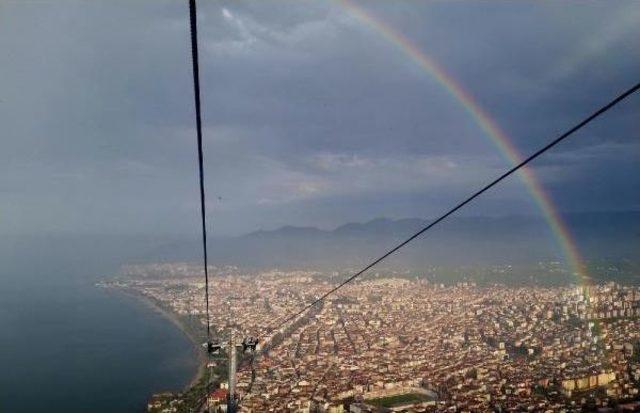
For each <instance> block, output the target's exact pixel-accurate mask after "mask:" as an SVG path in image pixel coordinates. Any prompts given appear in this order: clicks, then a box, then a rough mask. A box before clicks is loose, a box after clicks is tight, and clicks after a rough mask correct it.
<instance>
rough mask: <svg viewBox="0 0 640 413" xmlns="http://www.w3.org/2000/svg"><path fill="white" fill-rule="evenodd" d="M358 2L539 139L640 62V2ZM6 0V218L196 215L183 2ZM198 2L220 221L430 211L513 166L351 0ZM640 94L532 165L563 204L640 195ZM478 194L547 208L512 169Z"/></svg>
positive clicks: (144, 223)
mask: <svg viewBox="0 0 640 413" xmlns="http://www.w3.org/2000/svg"><path fill="white" fill-rule="evenodd" d="M361 5H362V7H365V8H366V9H367V10H369V12H370V13H372V14H373V15H375V16H377V18H379V19H380V20H382V21H384V22H386V24H389V25H390V26H391V27H394V28H395V29H396V30H398V31H399V32H401V33H402V34H403V35H405V36H406V37H407V38H409V39H411V40H412V41H413V42H415V44H416V45H417V46H418V47H420V48H421V49H422V50H423V51H425V52H426V53H427V54H429V55H430V56H431V57H432V58H433V59H434V60H436V61H438V62H439V64H440V65H442V66H443V67H444V68H446V70H447V71H449V72H450V74H451V75H452V76H454V77H455V78H457V79H458V80H459V82H460V84H461V85H463V86H464V88H465V89H467V90H468V91H469V93H471V94H472V95H473V96H475V98H476V99H477V101H478V102H479V103H480V104H481V105H482V106H483V107H484V108H485V109H486V110H487V111H488V112H489V113H490V114H491V115H492V116H493V117H494V118H495V119H496V121H497V122H498V123H499V124H500V125H501V126H502V127H503V128H504V129H505V131H506V132H507V133H508V135H510V136H511V137H512V138H513V140H514V144H515V145H516V146H517V147H518V148H519V149H520V150H521V151H523V152H526V151H530V150H532V149H534V148H535V147H537V146H538V145H540V144H541V143H542V142H543V141H545V140H546V139H549V138H550V137H552V136H553V135H555V134H557V133H558V132H560V131H562V130H563V129H564V128H566V127H567V126H568V125H569V124H571V123H573V122H575V121H577V120H578V119H579V118H580V117H581V116H583V115H584V114H586V113H588V112H589V111H591V110H593V109H594V108H595V107H596V106H597V105H599V104H601V103H602V102H603V101H604V100H606V99H608V98H610V97H611V96H612V95H613V94H615V93H617V92H619V91H621V90H622V89H623V88H625V87H628V86H629V85H630V84H632V83H633V82H636V81H637V78H636V77H637V73H640V70H639V69H640V58H639V57H638V56H637V53H632V52H633V51H635V43H636V42H635V40H636V39H637V38H638V36H639V35H640V28H638V25H634V24H633V22H634V21H635V20H637V19H636V18H635V17H634V16H638V13H640V6H639V5H638V3H636V2H626V1H619V2H613V3H612V2H608V3H607V4H606V6H605V5H603V4H600V3H589V4H580V5H576V4H571V3H546V2H543V3H538V2H517V3H503V2H495V3H493V2H488V3H487V2H482V3H479V4H478V3H476V2H422V3H416V2H413V1H401V2H394V3H389V2H383V1H380V2H366V3H362V4H361ZM0 7H1V13H0V50H2V53H0V68H1V69H0V71H1V74H2V76H1V77H0V91H1V96H0V125H2V135H1V136H0V194H2V196H1V197H0V231H3V232H5V231H6V232H9V233H31V232H35V231H39V230H40V229H44V230H47V231H71V232H109V233H129V232H133V233H163V232H170V233H171V232H178V233H185V232H188V233H190V232H193V231H196V230H197V206H198V204H197V186H196V181H195V179H196V166H195V159H196V158H195V146H194V143H195V138H194V131H193V103H192V84H191V78H190V76H191V67H190V54H189V53H190V51H189V43H188V22H187V9H186V5H185V4H183V2H175V1H138V2H133V3H132V2H129V1H124V0H121V1H110V2H89V3H87V2H80V1H63V2H55V3H53V2H37V3H36V2H19V1H8V2H4V3H2V5H1V6H0ZM199 11H200V18H201V19H200V35H201V39H200V40H201V53H202V84H203V104H204V114H203V115H204V121H205V151H206V153H205V155H206V161H207V165H206V170H207V189H208V193H209V194H210V200H211V215H212V218H213V222H215V230H216V231H218V232H219V233H240V232H244V231H248V230H252V229H256V228H272V227H275V226H278V225H282V224H298V225H314V224H316V223H317V224H318V225H323V226H332V225H337V224H340V223H343V222H345V221H349V220H364V219H369V218H372V217H375V216H394V217H400V216H420V217H428V216H431V215H434V214H436V213H438V212H440V211H441V210H442V209H444V208H445V207H447V206H449V205H450V204H451V203H453V202H454V201H456V200H457V199H458V198H459V197H461V196H462V195H464V194H465V193H466V192H469V191H470V190H471V189H473V188H474V187H475V186H477V185H479V184H480V183H482V182H483V181H485V180H486V179H489V178H490V177H492V176H495V175H497V174H498V173H499V171H500V170H502V169H503V168H505V167H507V166H508V162H507V161H506V160H505V159H504V158H502V157H501V156H500V155H499V153H498V151H497V150H496V147H495V146H494V145H493V144H492V143H491V141H490V140H489V139H488V138H487V137H486V136H484V135H483V133H482V132H481V131H480V130H479V128H478V127H477V125H476V124H475V123H474V122H473V120H472V119H471V118H470V117H469V116H468V114H467V113H466V112H465V110H464V109H463V108H462V107H461V105H460V104H459V103H458V102H455V101H453V100H452V99H451V97H450V95H449V94H448V93H447V91H446V90H445V89H444V88H443V87H442V85H440V84H438V83H437V82H436V81H434V79H433V78H432V77H431V76H429V74H428V73H425V72H424V71H422V70H421V69H420V68H419V67H417V66H416V65H415V63H414V62H412V60H411V59H410V58H408V57H407V56H406V54H404V53H403V52H402V50H400V49H399V48H398V46H397V45H394V44H393V43H391V42H389V41H388V39H386V38H385V37H384V36H382V35H381V33H379V32H378V31H376V30H375V29H374V28H373V27H371V26H367V25H365V24H363V22H362V21H361V20H360V19H358V17H357V16H355V15H353V14H352V13H350V12H349V10H348V9H346V8H344V7H341V5H340V3H339V2H317V1H303V2H264V1H253V2H250V1H240V2H236V1H233V2H232V1H226V2H223V1H218V2H200V3H199ZM639 110H640V99H638V98H635V97H634V98H632V99H631V100H630V101H629V102H627V103H625V104H624V106H621V107H620V108H618V109H616V110H615V111H614V112H612V113H611V114H610V115H607V117H606V118H603V119H602V120H601V121H598V123H597V124H594V126H593V127H590V128H589V129H588V130H585V131H584V132H583V133H581V134H580V136H577V137H576V139H575V140H573V141H571V142H568V143H567V144H563V145H562V146H561V147H559V148H558V150H557V151H555V152H554V153H553V154H551V156H550V157H548V158H546V159H544V160H541V162H537V163H536V164H535V169H536V172H537V173H538V175H539V176H540V178H541V180H542V181H543V184H544V185H545V186H546V187H547V188H548V190H549V191H550V193H552V195H553V196H554V198H555V199H556V200H557V202H558V205H559V207H560V208H561V209H563V210H585V209H588V210H593V209H611V208H614V209H625V208H638V205H639V203H640V202H639V198H638V195H637V191H629V190H628V189H627V188H628V186H629V185H630V184H631V185H636V184H637V183H638V182H636V181H637V178H636V177H637V176H638V174H637V171H636V170H635V169H634V167H635V165H636V164H637V161H638V156H639V154H638V147H637V144H635V142H637V141H638V138H639V136H638V133H639V132H638V128H637V113H638V111H639ZM629 175H632V177H629ZM623 176H626V177H627V179H621V178H623ZM594 182H596V184H594ZM605 196H606V202H604V201H603V199H605V198H604V197H605ZM218 197H220V199H218ZM468 213H470V214H492V215H495V214H509V213H535V210H534V209H532V207H531V203H530V200H529V195H528V194H527V193H526V191H525V189H524V188H523V187H522V184H520V183H519V182H518V181H517V179H513V180H510V181H509V182H508V183H507V184H506V185H505V186H503V187H501V188H499V189H498V190H496V191H493V192H492V193H490V194H488V197H487V199H486V200H483V201H481V202H480V203H478V204H477V206H475V207H474V209H471V210H469V212H468Z"/></svg>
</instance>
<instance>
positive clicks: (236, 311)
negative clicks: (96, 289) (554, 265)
mask: <svg viewBox="0 0 640 413" xmlns="http://www.w3.org/2000/svg"><path fill="white" fill-rule="evenodd" d="M212 273H214V274H216V275H215V277H213V278H212V285H211V287H210V294H211V303H213V307H212V309H211V310H212V313H211V324H212V326H213V327H214V328H215V329H216V330H218V331H220V332H226V331H230V330H231V329H234V330H235V331H236V334H237V335H238V336H241V337H245V336H254V337H260V338H261V342H260V345H259V347H258V350H257V352H256V356H255V360H253V362H252V361H251V360H250V358H249V357H246V356H245V357H243V358H241V361H240V365H239V367H238V377H237V393H238V394H237V395H236V397H237V398H238V399H239V400H240V401H241V403H240V406H239V411H243V412H264V411H270V412H344V411H346V412H348V411H350V412H374V411H402V412H430V411H451V412H458V411H489V410H493V411H554V412H555V411H584V410H594V411H595V410H597V409H601V410H602V409H605V410H603V411H606V408H612V407H616V408H626V409H631V410H632V409H633V408H638V407H640V403H639V402H638V401H637V400H638V390H639V389H640V351H639V348H638V347H639V342H640V289H639V288H637V287H629V286H621V285H618V284H615V283H613V282H609V283H603V284H600V285H589V286H577V285H567V286H554V287H540V286H521V287H518V286H506V285H500V284H492V285H482V286H480V285H476V284H475V283H474V282H458V283H454V284H450V285H445V284H443V283H434V282H430V281H428V280H426V279H424V277H420V276H419V275H413V276H412V275H408V274H406V273H403V274H401V275H399V274H393V273H389V274H384V273H381V272H378V273H376V274H375V276H374V277H373V278H365V279H363V280H362V281H359V282H358V283H357V284H353V285H350V286H348V287H345V288H344V289H342V290H340V291H339V293H338V294H336V295H334V296H331V297H330V298H328V299H327V300H326V301H324V302H323V303H322V304H320V305H318V306H315V307H313V308H311V309H309V310H308V311H307V312H305V313H303V314H302V315H300V317H298V318H297V319H296V320H294V321H293V322H292V323H288V324H287V325H285V326H283V327H282V328H280V329H277V330H275V331H272V330H273V328H274V327H275V326H276V325H278V322H279V321H280V320H282V319H283V318H284V317H285V316H288V315H289V314H292V313H295V312H296V311H299V310H300V309H302V308H304V305H305V304H308V303H309V302H311V301H313V300H314V299H315V298H317V297H318V296H320V295H321V294H323V293H324V292H326V291H327V290H329V289H330V288H331V287H332V286H334V285H335V284H336V281H337V279H338V278H339V277H340V276H339V275H338V274H337V273H330V274H327V273H321V272H315V271H302V270H301V271H278V270H268V271H258V272H256V271H253V272H247V273H243V272H242V271H241V270H240V269H238V268H235V267H226V268H223V269H217V268H212ZM123 274H124V275H123V276H122V277H120V278H119V279H118V281H115V282H113V283H111V284H110V286H113V287H118V288H121V289H125V290H128V291H132V292H135V293H137V294H140V295H142V296H144V297H146V298H148V299H150V300H152V301H153V302H156V303H158V304H160V305H162V306H163V307H164V308H167V309H169V310H170V311H171V312H173V313H175V314H177V315H180V316H183V317H188V318H191V319H196V320H197V322H198V323H200V324H202V323H204V302H203V300H202V297H203V295H204V291H203V290H204V282H203V280H202V277H201V276H198V270H197V267H195V266H193V265H190V264H184V263H180V264H155V265H148V266H133V267H128V268H126V269H125V271H123ZM336 277H337V278H336ZM225 385H226V383H225V382H224V379H223V380H222V381H221V382H220V386H221V387H222V390H221V389H217V390H214V391H213V392H212V396H211V398H216V400H219V401H220V405H221V406H222V405H223V404H224V400H225V399H226V395H225V393H224V388H225ZM211 398H210V399H211ZM381 408H382V409H384V408H387V409H390V410H378V409H381ZM167 411H171V410H167ZM174 411H179V409H178V408H175V410H174Z"/></svg>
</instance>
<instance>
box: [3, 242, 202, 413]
mask: <svg viewBox="0 0 640 413" xmlns="http://www.w3.org/2000/svg"><path fill="white" fill-rule="evenodd" d="M63 254H68V255H69V256H68V257H66V258H65V259H53V260H52V259H51V256H50V254H44V256H43V255H42V254H38V253H37V252H32V253H31V254H30V255H31V259H30V260H25V259H19V260H12V259H7V258H6V254H5V255H3V256H1V257H0V258H3V259H1V260H0V412H1V413H5V412H6V413H23V412H24V413H32V412H37V411H54V412H66V413H75V412H78V413H80V412H82V413H87V412H92V413H127V412H132V413H135V412H144V411H146V401H147V400H148V398H149V397H150V396H151V394H152V393H156V392H161V391H166V390H178V391H179V390H181V389H183V388H184V387H185V386H186V385H187V384H188V383H189V382H190V381H191V379H192V378H193V377H194V376H195V374H196V372H197V368H198V357H197V354H196V352H197V349H196V348H195V346H194V345H193V344H192V343H191V342H190V340H189V339H188V338H187V337H186V336H185V335H184V334H183V333H182V332H181V331H180V330H179V329H178V328H177V327H176V326H175V325H174V324H173V323H172V322H171V321H170V320H168V319H166V318H165V317H164V316H163V315H162V314H161V313H159V312H158V311H156V310H155V309H154V308H153V307H151V306H150V305H149V304H148V303H145V302H143V301H140V300H139V299H137V298H135V297H131V296H128V295H126V294H124V293H121V292H118V291H115V290H110V289H105V288H100V287H96V285H95V284H96V282H98V281H100V280H103V279H105V277H108V276H109V274H110V272H111V271H112V270H113V268H114V266H113V263H112V262H110V263H109V265H102V264H104V263H98V264H97V265H87V260H83V259H79V258H78V257H75V256H74V252H73V251H63ZM47 255H48V256H47Z"/></svg>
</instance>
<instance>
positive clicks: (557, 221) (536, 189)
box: [339, 0, 590, 285]
mask: <svg viewBox="0 0 640 413" xmlns="http://www.w3.org/2000/svg"><path fill="white" fill-rule="evenodd" d="M339 1H340V3H341V4H342V5H343V6H344V7H345V8H346V9H347V10H348V11H349V12H350V13H351V14H352V15H353V16H355V17H356V18H357V19H358V20H360V21H361V22H362V23H364V24H365V25H367V26H369V27H371V28H373V29H374V30H375V31H376V32H378V33H380V34H381V35H382V36H383V37H385V38H386V39H387V40H389V41H390V42H391V43H392V44H393V45H395V46H397V47H398V48H399V49H400V50H401V51H402V52H403V53H404V54H406V55H407V56H409V57H410V58H411V59H412V60H413V61H414V62H415V63H416V64H417V65H418V66H419V67H421V68H422V70H424V71H425V72H426V73H427V74H429V75H430V76H431V77H432V78H434V79H435V80H436V81H437V82H438V83H439V84H440V85H442V87H444V89H445V90H446V91H447V92H448V93H449V94H450V95H451V97H453V99H454V100H455V101H457V102H458V103H459V104H460V105H461V106H462V107H463V108H464V110H465V111H466V112H467V113H468V114H469V116H471V118H472V119H473V120H474V122H475V123H476V124H477V125H478V126H479V127H480V129H482V131H483V132H484V133H485V134H486V135H487V136H488V137H489V138H490V139H491V141H492V142H493V143H494V145H495V146H496V147H497V148H498V150H499V151H500V152H501V153H502V154H503V155H504V157H505V158H506V159H507V160H508V161H509V162H510V163H511V164H512V165H517V164H519V163H520V162H521V160H522V159H523V158H522V156H521V155H520V153H519V152H518V150H517V149H516V147H515V146H514V145H513V143H512V142H511V140H510V139H509V138H508V137H507V135H506V134H505V133H504V132H503V131H502V129H500V127H499V126H498V124H497V123H496V122H495V121H494V120H493V119H491V117H490V116H489V114H488V113H487V112H485V111H484V110H483V109H482V107H480V105H479V104H478V103H477V102H476V101H475V99H474V98H473V96H471V94H470V93H469V92H467V91H465V90H464V89H463V87H462V86H461V85H460V84H459V83H458V82H457V81H456V79H454V78H453V77H452V76H451V75H449V74H448V73H447V72H446V71H445V70H444V69H443V68H442V67H441V66H440V65H439V64H438V63H436V62H435V61H434V60H433V59H431V58H430V57H429V56H427V55H426V54H425V53H424V52H423V51H422V50H420V49H419V48H418V47H417V46H416V45H415V44H414V43H413V42H412V41H411V40H409V39H408V38H407V37H405V36H404V35H402V34H401V33H399V32H398V31H397V30H395V29H394V28H393V27H391V26H389V25H388V24H386V23H384V22H382V21H381V20H379V19H378V18H377V17H375V16H373V15H372V14H371V13H370V12H368V11H367V10H365V9H363V8H362V7H360V6H359V5H357V4H355V3H354V2H353V1H351V0H339ZM518 173H519V174H520V177H521V179H522V181H523V183H524V184H525V187H526V188H527V190H528V192H529V193H530V194H531V196H532V198H533V200H534V201H535V203H536V204H537V206H538V207H539V208H540V210H541V212H542V214H543V215H544V218H545V220H546V221H547V223H548V225H549V227H550V228H551V231H552V232H553V234H554V237H555V239H556V240H557V242H558V245H559V246H560V248H561V250H562V253H563V255H564V257H565V259H566V261H567V264H568V265H569V266H570V268H571V271H572V272H573V275H574V277H576V279H577V281H578V284H579V285H589V284H590V277H589V276H588V274H587V269H586V265H585V263H584V260H583V259H582V258H581V256H580V254H579V252H578V248H577V246H576V243H575V241H574V240H573V238H572V236H571V233H570V232H569V229H568V228H567V226H566V225H565V223H564V222H563V221H562V218H561V217H560V215H559V214H558V211H557V210H556V209H555V207H554V205H553V202H552V200H551V198H550V197H549V195H547V194H546V193H545V191H544V188H543V187H542V186H541V185H540V182H539V181H538V180H537V179H536V176H535V175H534V173H533V170H531V169H530V168H528V167H524V168H521V169H520V170H519V171H518Z"/></svg>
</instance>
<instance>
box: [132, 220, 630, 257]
mask: <svg viewBox="0 0 640 413" xmlns="http://www.w3.org/2000/svg"><path fill="white" fill-rule="evenodd" d="M430 222H432V221H430V220H423V219H418V218H408V219H398V220H393V219H386V218H379V219H374V220H372V221H368V222H364V223H348V224H345V225H342V226H340V227H338V228H335V229H334V230H330V231H326V230H322V229H318V228H314V227H295V226H285V227H282V228H279V229H275V230H270V231H265V230H261V231H256V232H252V233H249V234H246V235H243V236H239V237H229V238H213V239H212V240H211V241H210V248H209V255H210V261H211V262H212V263H213V264H220V265H222V264H233V265H239V266H244V267H271V268H272V267H283V268H286V267H315V268H325V269H329V268H335V269H338V268H345V267H355V266H360V265H362V264H364V263H366V262H368V261H370V260H372V259H373V258H376V257H377V256H380V255H381V254H382V253H383V252H385V251H386V250H388V249H390V248H391V247H393V246H394V245H396V244H397V243H399V242H400V241H402V240H404V239H406V238H408V237H409V236H410V235H412V234H413V233H415V232H416V231H417V230H419V229H420V228H423V227H424V226H426V225H428V224H429V223H430ZM564 222H565V224H566V225H567V227H568V228H569V229H570V231H571V233H572V239H573V240H574V242H575V243H576V245H577V246H578V249H579V251H580V252H581V254H582V255H583V256H584V257H585V258H586V259H604V258H607V259H608V258H611V259H623V258H629V259H636V258H637V253H638V251H640V212H637V211H627V212H606V213H605V212H598V213H574V214H567V215H566V216H564ZM572 242H573V241H572ZM200 254H201V246H200V244H198V243H196V242H194V241H191V242H176V243H174V244H172V245H166V246H163V247H162V248H157V249H155V250H154V251H152V252H151V253H149V254H147V255H146V256H143V257H142V258H143V259H145V258H146V259H154V260H166V261H171V260H176V259H181V260H192V259H193V260H195V259H199V257H200V256H201V255H200ZM556 259H557V260H561V259H562V250H561V248H560V246H559V244H558V240H557V237H556V236H555V235H554V234H553V233H552V232H551V230H550V228H549V225H548V224H547V223H546V222H545V221H544V220H543V219H542V218H540V217H530V216H505V217H452V218H450V219H449V220H447V221H446V222H442V223H440V224H439V225H437V226H435V227H433V229H432V230H431V231H429V232H428V233H425V234H423V236H421V237H420V238H418V239H416V240H415V241H414V242H413V243H411V244H409V245H408V246H407V247H406V248H404V249H403V250H401V251H400V252H399V253H398V254H396V255H394V256H392V257H391V258H390V259H389V260H388V261H387V262H386V263H385V266H387V267H389V266H391V267H399V268H419V267H421V266H424V265H450V264H454V265H467V264H505V263H531V262H536V261H540V260H556Z"/></svg>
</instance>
